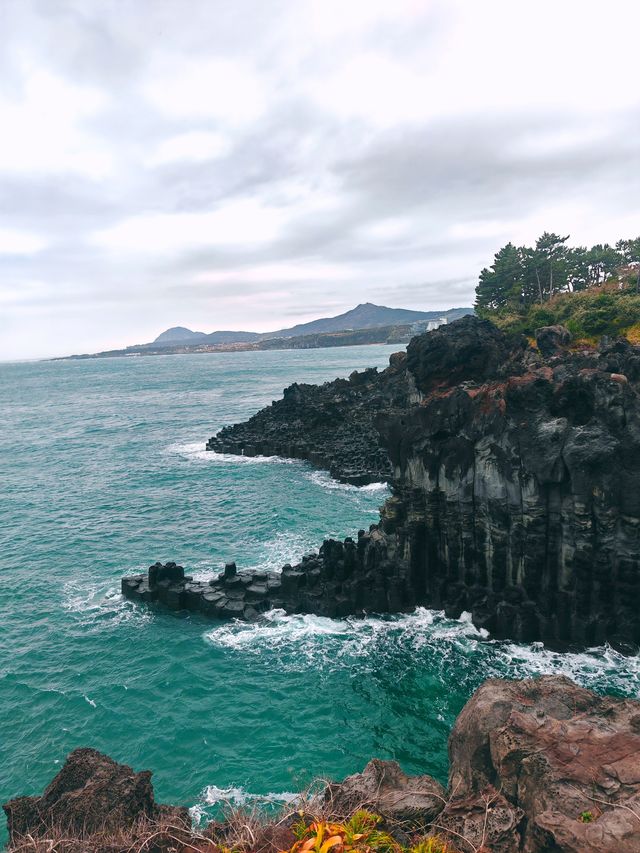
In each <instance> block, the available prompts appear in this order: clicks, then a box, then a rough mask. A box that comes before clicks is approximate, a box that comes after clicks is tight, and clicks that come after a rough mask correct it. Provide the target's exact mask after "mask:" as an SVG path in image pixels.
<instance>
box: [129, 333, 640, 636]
mask: <svg viewBox="0 0 640 853" xmlns="http://www.w3.org/2000/svg"><path fill="white" fill-rule="evenodd" d="M538 341H539V342H540V346H541V350H537V349H534V348H531V347H530V346H528V345H527V343H526V341H525V340H524V339H520V338H512V337H508V336H506V335H505V334H504V333H502V332H501V331H500V330H499V329H497V328H496V327H495V326H494V325H493V324H491V323H489V322H488V321H485V320H480V319H478V318H476V317H465V318H463V319H462V320H458V321H457V322H455V323H452V324H451V325H449V326H442V327H440V328H439V329H437V330H435V331H433V332H430V333H427V334H425V335H420V336H418V337H416V338H414V339H413V340H412V341H411V343H410V344H409V347H408V350H407V354H406V358H405V357H404V356H403V355H402V354H399V355H398V356H397V357H392V359H391V365H390V367H389V368H387V370H385V371H382V372H381V373H377V372H375V371H370V372H365V373H364V374H356V375H355V376H352V378H351V379H350V380H349V381H348V382H347V381H346V380H336V382H334V383H327V384H326V385H323V386H319V387H316V386H292V389H289V390H288V392H287V393H286V394H285V399H283V400H282V401H280V403H275V404H274V405H273V406H271V407H269V408H267V409H265V410H263V411H262V412H260V413H259V414H258V415H256V416H255V417H254V418H253V419H251V421H249V422H248V423H247V424H241V425H239V426H237V427H232V428H230V429H229V430H227V431H226V432H225V431H223V434H224V435H223V434H220V437H219V439H218V438H216V439H212V440H211V442H210V443H209V446H210V447H212V448H213V447H215V448H216V449H225V450H233V451H234V452H240V451H241V450H244V452H245V453H246V452H250V453H253V452H260V453H281V454H284V455H293V456H298V457H300V458H309V459H310V460H311V461H313V462H314V463H315V464H317V465H326V466H327V467H328V468H329V469H330V470H331V471H332V473H333V474H334V475H335V476H340V478H341V479H347V480H349V479H351V480H352V481H354V482H365V481H367V480H369V479H378V478H380V476H382V468H383V467H385V466H386V465H387V464H388V462H389V464H390V465H391V466H392V477H391V488H392V496H391V497H390V498H389V500H388V501H387V502H386V504H385V506H384V507H383V509H382V511H381V520H380V523H379V524H378V525H374V526H372V527H371V528H370V530H369V531H368V532H366V533H365V532H364V531H360V533H359V534H358V540H357V542H354V541H353V540H352V539H350V538H348V539H346V540H345V541H344V542H335V541H333V540H329V541H327V542H325V543H324V544H323V545H322V547H321V548H320V551H319V553H318V554H317V555H311V556H308V557H305V558H304V559H303V560H302V562H301V563H300V564H298V565H295V566H293V567H285V569H284V571H283V573H282V577H281V580H282V588H281V590H279V591H278V592H277V594H276V595H271V594H269V595H267V594H266V592H265V595H264V598H263V600H262V603H261V605H260V606H261V607H265V606H283V607H284V608H285V609H286V610H289V611H291V612H315V613H319V614H324V615H330V616H341V615H347V614H350V613H360V612H363V611H377V612H394V611H400V610H408V609H410V608H412V607H414V606H415V605H416V604H422V605H426V606H429V607H436V608H442V609H444V610H445V612H446V613H447V615H449V616H451V617H458V616H460V614H461V613H462V612H463V611H470V612H471V614H472V619H473V622H474V624H475V625H477V626H478V627H481V628H485V629H487V630H488V631H489V632H490V633H491V634H492V635H493V636H494V637H504V638H512V639H515V640H518V641H524V642H529V641H533V640H544V641H545V642H548V643H553V644H557V645H561V644H566V643H574V644H579V645H583V646H584V645H591V644H600V643H603V642H605V641H609V642H612V643H615V644H616V645H617V646H618V647H620V648H622V649H633V648H636V647H637V646H638V644H640V396H639V391H640V347H634V346H632V345H631V344H630V343H628V342H627V341H625V340H617V341H603V342H602V344H601V345H600V347H599V348H598V349H578V350H569V349H567V348H566V342H567V341H568V337H567V335H565V334H564V330H562V329H561V328H560V327H551V328H549V329H541V330H538ZM545 353H546V356H545ZM289 419H290V421H289ZM287 424H289V426H287ZM287 429H290V432H287ZM374 430H375V437H374ZM283 436H285V437H286V439H283ZM289 440H290V441H291V444H289V443H288V442H289ZM235 441H237V442H238V443H237V444H234V442H235ZM245 441H246V442H249V441H251V442H252V443H251V444H248V443H243V442H245ZM374 445H375V446H374ZM380 445H382V446H383V447H384V454H385V455H384V465H383V462H382V461H381V460H382V459H383V456H381V454H382V453H383V451H382V450H381V449H380ZM356 447H357V448H359V451H358V452H359V455H357V457H354V453H355V452H356V451H355V448H356ZM354 458H355V461H354ZM367 459H368V460H369V462H368V463H367ZM385 470H386V469H385ZM246 580H247V582H248V583H249V585H250V584H251V583H252V582H251V580H250V579H248V578H247V579H246ZM276 581H277V579H276V578H275V577H273V578H260V579H259V586H260V585H261V586H264V584H265V582H266V583H267V585H268V584H269V583H272V584H276ZM244 582H245V581H244V580H242V578H241V579H240V580H239V581H238V584H241V583H244ZM126 583H128V582H126ZM126 583H125V584H123V591H124V592H125V594H128V593H131V595H130V597H134V598H135V597H138V598H143V599H144V600H153V594H151V593H147V590H146V587H145V583H146V582H145V581H144V580H143V579H142V578H141V577H139V578H138V579H137V585H136V583H134V582H131V583H132V584H133V586H131V587H127V586H126ZM216 584H218V581H217V580H216V581H214V582H213V586H214V587H215V588H216V592H220V591H224V590H221V589H219V588H218V586H216ZM192 591H193V590H192ZM184 593H185V594H183V593H182V592H180V593H178V599H177V600H179V601H180V602H188V600H189V596H188V595H187V594H186V590H185V591H184ZM209 594H211V593H210V591H209ZM149 596H151V598H149ZM156 597H157V598H159V599H160V600H163V597H162V594H159V595H157V596H156ZM169 597H171V596H169ZM194 600H195V599H194ZM256 600H257V599H256ZM272 600H275V601H276V602H278V604H277V605H274V604H273V601H272ZM247 603H249V602H248V601H245V604H247ZM184 606H187V607H191V609H201V608H200V607H199V606H198V607H196V606H195V605H193V606H192V605H189V604H188V603H186V604H185V605H184ZM215 609H216V608H214V610H215ZM218 609H219V610H220V609H222V610H224V608H218ZM232 609H233V614H232V613H231V612H230V611H229V612H227V611H224V612H223V613H222V615H240V616H242V615H244V606H243V607H240V606H239V605H238V606H235V605H234V608H232ZM259 609H260V608H259V607H257V606H256V605H255V604H253V606H252V611H255V610H259ZM214 615H220V614H218V613H214Z"/></svg>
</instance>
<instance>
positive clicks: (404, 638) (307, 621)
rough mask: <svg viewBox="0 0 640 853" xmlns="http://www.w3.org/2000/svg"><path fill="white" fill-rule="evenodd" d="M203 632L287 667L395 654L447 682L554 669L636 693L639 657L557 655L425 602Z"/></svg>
mask: <svg viewBox="0 0 640 853" xmlns="http://www.w3.org/2000/svg"><path fill="white" fill-rule="evenodd" d="M204 638H205V640H206V642H207V643H209V644H211V645H212V646H214V647H216V648H218V649H222V650H225V651H227V652H228V653H231V654H237V655H252V656H253V655H255V656H262V657H264V658H265V659H268V660H269V665H270V666H276V667H278V668H279V669H282V670H284V671H290V672H291V671H304V670H306V669H308V668H310V667H315V668H320V669H324V670H326V671H332V670H336V669H339V668H345V667H346V668H348V667H351V666H353V665H354V663H355V662H357V665H358V668H359V671H360V672H361V673H364V672H366V671H367V670H368V669H369V668H371V667H375V666H376V662H378V663H379V662H380V660H381V659H384V658H385V657H387V656H389V655H393V657H394V660H395V661H396V664H397V665H402V666H406V667H408V668H415V667H416V666H418V667H423V666H427V667H428V668H429V669H432V670H433V671H434V673H438V676H437V677H439V678H442V679H443V680H444V681H446V680H447V679H448V677H449V675H448V673H449V672H450V671H451V669H452V668H453V669H455V670H457V671H459V672H460V673H465V675H464V677H465V678H467V677H468V678H469V679H470V684H472V682H474V681H476V679H475V677H474V673H476V672H477V673H481V674H482V679H479V680H477V683H478V684H479V683H480V680H484V679H485V678H491V677H497V678H530V677H535V676H538V675H542V674H555V675H565V676H568V677H569V678H571V679H573V680H574V681H576V682H578V683H579V684H582V685H583V686H585V687H591V688H593V689H597V690H614V691H619V692H621V693H622V694H624V695H638V694H640V655H636V656H631V657H629V656H625V655H622V654H621V653H619V652H617V651H615V649H612V648H611V647H610V646H602V647H598V648H591V649H586V650H585V651H582V652H562V653H561V652H556V651H553V650H551V649H548V648H545V647H544V645H543V644H542V643H532V644H529V645H518V644H517V643H511V642H505V641H499V640H492V639H490V638H489V636H488V634H487V632H486V631H484V630H478V629H477V628H476V627H475V626H474V625H473V624H472V622H471V615H470V614H468V613H463V614H462V616H461V617H460V619H447V618H446V617H445V616H444V613H442V612H441V611H434V610H427V609H426V608H422V607H419V608H417V609H416V610H415V611H414V612H413V613H409V614H403V615H398V616H386V617H384V616H383V617H379V616H378V617H374V616H370V617H365V618H355V617H353V618H349V619H328V618H326V617H322V616H312V615H287V614H286V613H285V612H284V611H282V610H273V611H270V612H269V613H266V614H264V616H263V617H262V619H261V620H260V621H258V622H254V623H244V622H229V623H223V624H221V625H220V626H219V627H216V628H214V629H213V630H211V631H208V632H207V633H205V635H204ZM400 659H402V664H400V663H399V661H400Z"/></svg>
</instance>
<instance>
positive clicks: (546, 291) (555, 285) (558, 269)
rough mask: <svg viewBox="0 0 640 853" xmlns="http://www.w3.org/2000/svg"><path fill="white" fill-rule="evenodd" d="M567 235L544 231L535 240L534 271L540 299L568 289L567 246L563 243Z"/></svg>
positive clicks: (567, 237)
mask: <svg viewBox="0 0 640 853" xmlns="http://www.w3.org/2000/svg"><path fill="white" fill-rule="evenodd" d="M568 239H569V235H568V234H567V236H566V237H560V235H559V234H553V233H551V232H549V231H545V232H544V234H543V235H542V236H541V237H538V239H537V240H536V247H535V250H534V255H533V258H534V272H535V276H536V283H537V284H538V292H539V296H540V301H541V302H542V300H543V299H544V298H545V296H546V298H547V299H548V298H549V297H551V296H553V294H554V293H559V292H561V291H563V290H568V263H567V261H568V252H569V250H568V248H567V246H566V245H565V243H566V242H567V240H568Z"/></svg>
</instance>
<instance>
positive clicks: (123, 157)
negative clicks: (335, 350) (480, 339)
mask: <svg viewBox="0 0 640 853" xmlns="http://www.w3.org/2000/svg"><path fill="white" fill-rule="evenodd" d="M639 33H640V3H638V2H637V0H607V2H606V3H603V2H601V0H598V2H593V0H579V2H578V0H553V2H548V0H518V1H517V2H514V0H482V2H479V0H444V2H436V0H393V2H391V0H0V359H21V358H38V357H48V356H55V355H66V354H70V353H78V352H95V351H98V350H105V349H110V348H115V347H123V346H126V345H128V344H135V343H143V342H146V341H150V340H153V338H155V337H156V336H157V335H158V334H159V333H160V332H161V331H163V330H164V329H166V328H167V327H169V326H174V325H182V326H187V327H189V328H191V329H194V330H197V331H205V332H211V331H214V330H216V329H243V330H249V331H268V330H273V329H277V328H281V327H284V326H289V325H294V324H296V323H300V322H305V321H307V320H311V319H315V318H317V317H320V316H331V315H333V314H338V313H341V312H342V311H345V310H348V309H349V308H352V307H354V306H355V305H356V304H357V303H359V302H367V301H370V302H375V303H378V304H383V305H389V306H392V307H404V308H415V309H422V310H430V309H440V308H448V307H454V306H463V305H470V304H472V303H473V292H474V288H475V284H476V281H477V276H478V273H479V271H480V269H481V268H482V267H483V266H486V265H488V264H490V263H491V260H492V257H493V254H494V253H495V252H496V251H497V250H498V249H499V248H500V247H501V246H502V245H504V244H505V243H506V242H508V241H509V240H511V241H513V242H515V243H529V244H530V243H533V242H534V241H535V239H536V237H537V236H539V235H540V234H541V233H542V231H544V230H549V231H556V232H558V233H562V234H563V235H565V234H570V235H571V240H570V243H571V244H574V245H586V244H588V245H591V244H593V243H597V242H604V241H608V242H615V241H616V240H617V239H619V238H620V237H633V236H638V235H640V86H638V79H639V75H640V48H639V44H640V42H639V40H638V39H639V35H638V34H639Z"/></svg>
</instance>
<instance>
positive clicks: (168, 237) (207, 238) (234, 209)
mask: <svg viewBox="0 0 640 853" xmlns="http://www.w3.org/2000/svg"><path fill="white" fill-rule="evenodd" d="M284 219H285V217H284V213H283V211H282V210H279V209H277V208H270V207H267V206H265V205H263V204H261V203H260V202H259V201H257V200H255V199H241V200H237V201H231V202H229V203H228V204H225V205H224V206H222V207H220V208H218V209H217V210H212V211H208V212H206V213H150V214H142V215H140V216H134V217H131V218H130V219H127V220H125V221H123V222H121V223H119V224H118V225H115V226H113V227H112V228H107V229H104V230H102V231H99V232H97V233H95V234H94V235H93V242H94V243H95V244H96V245H99V246H101V247H103V248H104V249H107V250H109V251H114V252H122V251H126V252H133V253H154V254H156V253H162V254H170V253H172V252H181V251H185V250H187V249H194V248H201V247H216V246H218V247H219V246H242V245H246V246H253V245H256V244H262V243H268V242H269V241H271V240H274V239H275V238H276V237H277V235H278V234H279V233H280V230H281V228H282V225H283V222H284Z"/></svg>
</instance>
